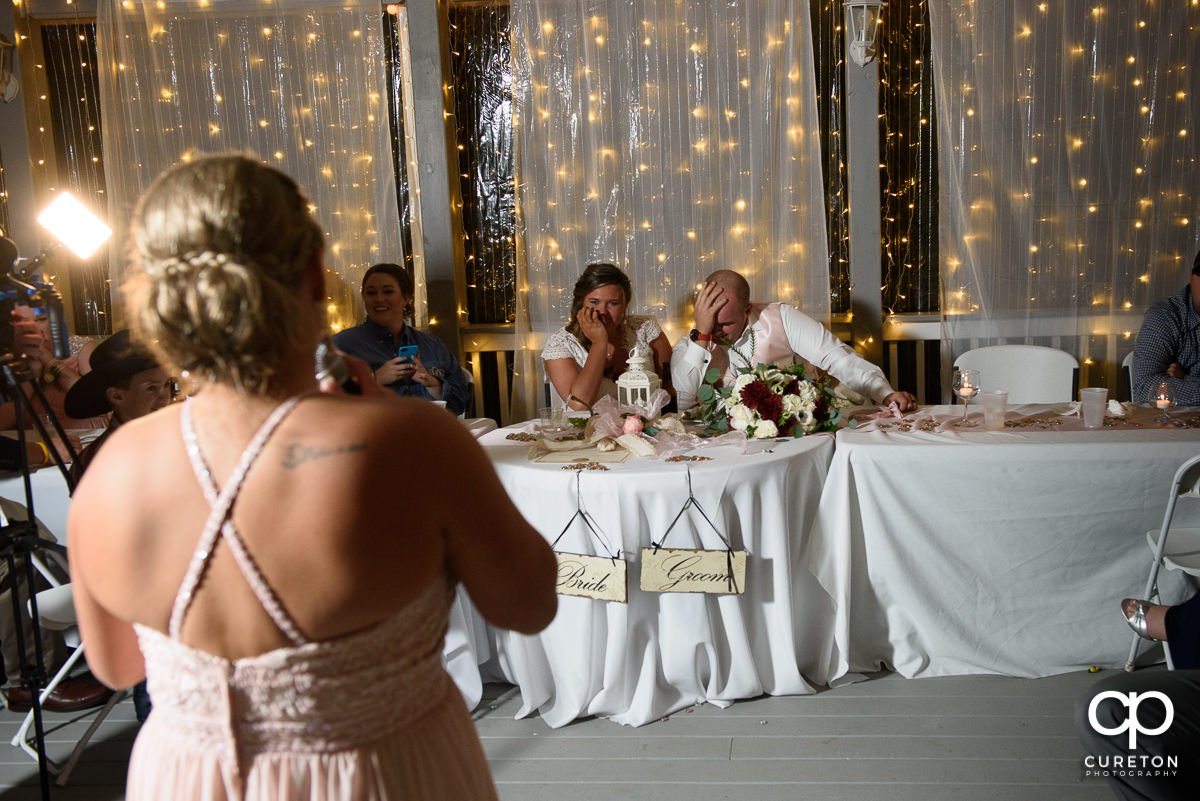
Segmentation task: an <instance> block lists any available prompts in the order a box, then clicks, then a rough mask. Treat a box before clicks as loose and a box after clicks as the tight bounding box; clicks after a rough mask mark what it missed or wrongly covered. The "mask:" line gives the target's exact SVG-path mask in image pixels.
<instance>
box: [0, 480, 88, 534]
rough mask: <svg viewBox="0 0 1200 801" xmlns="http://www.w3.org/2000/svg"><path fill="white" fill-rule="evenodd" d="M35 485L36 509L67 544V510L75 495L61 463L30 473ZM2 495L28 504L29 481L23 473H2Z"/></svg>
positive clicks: (36, 512)
mask: <svg viewBox="0 0 1200 801" xmlns="http://www.w3.org/2000/svg"><path fill="white" fill-rule="evenodd" d="M29 478H30V484H31V486H32V488H33V511H34V515H35V516H36V517H37V519H38V520H40V521H42V525H44V526H45V527H46V528H47V529H48V530H49V531H50V533H51V534H53V535H54V537H55V539H57V540H58V541H59V542H61V543H62V544H63V545H66V544H67V509H68V508H70V502H71V496H70V493H68V492H67V480H66V479H65V478H63V474H62V471H61V470H59V469H58V467H57V466H51V467H43V468H40V469H38V470H34V471H33V472H32V473H30V474H29ZM0 498H7V499H8V500H10V501H16V502H17V503H19V504H21V505H22V506H25V505H26V503H25V500H26V499H25V482H24V480H23V479H22V478H21V474H20V473H0Z"/></svg>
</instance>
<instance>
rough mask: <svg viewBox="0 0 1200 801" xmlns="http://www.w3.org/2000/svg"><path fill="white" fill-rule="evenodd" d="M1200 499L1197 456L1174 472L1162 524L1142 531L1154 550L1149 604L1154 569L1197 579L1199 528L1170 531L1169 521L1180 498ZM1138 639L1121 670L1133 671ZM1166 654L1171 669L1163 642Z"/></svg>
mask: <svg viewBox="0 0 1200 801" xmlns="http://www.w3.org/2000/svg"><path fill="white" fill-rule="evenodd" d="M1185 497H1186V498H1200V456H1193V457H1192V458H1191V459H1188V460H1187V461H1186V462H1184V463H1183V464H1182V465H1180V467H1179V469H1178V470H1176V471H1175V478H1174V479H1173V480H1172V483H1171V494H1170V495H1169V496H1168V497H1167V511H1166V512H1165V513H1164V514H1163V521H1162V525H1161V526H1160V527H1158V528H1156V529H1151V530H1150V531H1147V532H1146V542H1147V543H1149V545H1150V550H1152V551H1154V561H1153V562H1151V563H1150V578H1149V579H1147V581H1146V590H1145V592H1144V593H1143V594H1142V598H1144V599H1146V600H1147V601H1153V600H1154V599H1156V598H1157V597H1158V569H1159V566H1160V565H1166V566H1167V567H1168V568H1171V569H1172V570H1182V571H1183V572H1184V573H1187V574H1188V575H1192V576H1200V528H1171V518H1172V517H1174V515H1175V504H1176V502H1177V501H1178V500H1179V499H1180V498H1185ZM1140 643H1141V637H1139V636H1138V635H1137V634H1134V635H1133V645H1131V646H1130V647H1129V660H1128V661H1127V662H1126V663H1125V670H1127V671H1128V670H1133V662H1134V660H1135V659H1136V658H1137V649H1138V645H1139V644H1140ZM1163 649H1164V651H1165V652H1166V657H1167V667H1168V668H1170V669H1172V670H1174V669H1175V665H1174V663H1173V662H1172V661H1171V649H1170V648H1168V647H1167V644H1166V643H1165V642H1164V643H1163Z"/></svg>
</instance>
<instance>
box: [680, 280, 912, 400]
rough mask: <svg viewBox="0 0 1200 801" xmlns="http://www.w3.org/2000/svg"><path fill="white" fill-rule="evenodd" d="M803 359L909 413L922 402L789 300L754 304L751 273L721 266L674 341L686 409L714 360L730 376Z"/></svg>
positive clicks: (726, 378) (726, 377)
mask: <svg viewBox="0 0 1200 801" xmlns="http://www.w3.org/2000/svg"><path fill="white" fill-rule="evenodd" d="M799 361H803V362H805V363H807V364H808V365H811V366H813V367H817V368H820V369H821V370H824V371H825V372H827V373H829V374H830V375H832V376H833V377H834V378H836V379H837V380H838V381H840V382H841V383H842V384H843V385H845V386H847V387H849V388H850V389H852V390H854V391H855V392H857V393H858V394H860V395H863V396H864V397H867V398H870V399H871V400H873V401H875V402H877V403H881V404H885V405H886V404H889V403H895V404H896V405H897V406H898V407H899V408H900V411H902V412H907V411H912V410H913V409H916V408H917V401H916V398H914V397H913V396H912V395H911V394H909V393H907V392H897V391H895V390H894V389H892V387H891V385H890V384H889V383H888V380H887V378H885V377H884V375H883V371H882V370H880V369H879V368H878V367H877V366H875V365H873V364H871V363H870V362H868V361H867V360H866V359H864V358H862V357H861V356H859V355H858V354H857V353H855V352H854V350H853V349H852V348H851V347H850V346H849V345H847V344H846V343H844V342H842V341H841V340H840V339H838V338H837V337H835V336H834V335H833V334H832V333H831V332H830V331H829V330H828V329H827V328H825V326H823V325H821V323H819V322H817V321H816V320H814V319H813V318H811V317H809V316H808V315H806V314H804V313H802V312H800V311H798V310H797V309H795V308H794V307H792V306H789V305H786V304H782V303H751V302H750V285H749V283H747V282H746V279H745V278H744V277H743V276H741V275H740V274H739V273H736V272H734V271H732V270H718V271H717V272H715V273H713V274H712V275H710V276H709V277H708V278H707V279H706V280H705V282H704V287H703V288H702V289H701V290H700V293H699V295H697V297H696V327H695V328H693V329H692V332H691V334H690V335H689V336H686V337H681V338H680V340H679V341H678V342H676V343H675V347H674V351H673V354H672V357H671V363H672V364H673V366H674V367H673V369H672V379H673V381H674V384H675V391H676V397H677V398H678V401H679V410H680V411H684V410H686V409H690V408H691V407H693V406H695V405H696V390H697V389H699V388H700V385H701V384H702V383H703V381H704V374H705V373H706V372H708V370H709V368H710V367H716V368H718V369H719V370H720V371H721V374H722V380H723V381H724V382H725V383H730V382H732V380H733V378H734V377H735V376H736V375H737V371H738V370H739V369H740V368H743V367H753V366H755V365H757V364H760V363H767V364H770V363H776V364H793V363H795V362H799Z"/></svg>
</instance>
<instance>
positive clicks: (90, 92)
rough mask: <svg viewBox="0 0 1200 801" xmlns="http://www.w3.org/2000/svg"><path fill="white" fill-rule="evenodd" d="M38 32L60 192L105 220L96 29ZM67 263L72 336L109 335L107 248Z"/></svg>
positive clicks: (86, 26) (57, 27)
mask: <svg viewBox="0 0 1200 801" xmlns="http://www.w3.org/2000/svg"><path fill="white" fill-rule="evenodd" d="M41 33H42V47H43V52H44V53H45V56H46V65H45V67H46V85H47V90H48V91H47V101H48V103H49V108H50V120H51V123H52V125H51V130H52V133H53V138H54V155H55V161H56V163H57V166H58V174H57V179H58V188H62V189H68V190H70V192H71V193H72V194H73V195H75V196H76V197H77V198H79V199H80V200H81V201H82V202H83V203H85V204H87V205H88V206H90V207H91V209H92V210H93V211H94V212H96V213H97V214H99V215H100V216H102V217H103V216H106V215H107V213H108V200H107V198H106V195H105V186H104V163H103V158H104V156H103V153H102V151H101V148H100V90H99V85H98V83H97V76H96V25H95V23H86V24H62V25H44V26H42V29H41ZM60 252H62V253H66V252H67V251H65V250H64V251H60ZM66 264H67V269H68V270H69V271H70V272H71V274H72V275H71V297H72V301H73V308H72V309H71V310H70V311H71V314H72V323H71V332H72V333H74V334H108V333H111V328H110V326H111V323H110V315H109V312H110V310H111V305H110V304H111V299H110V296H109V288H108V255H107V248H102V249H101V250H100V251H99V252H97V254H96V255H95V256H93V257H92V258H91V259H89V260H88V261H87V262H86V263H84V262H81V261H79V260H78V259H75V258H74V257H69V256H68V257H67V259H66Z"/></svg>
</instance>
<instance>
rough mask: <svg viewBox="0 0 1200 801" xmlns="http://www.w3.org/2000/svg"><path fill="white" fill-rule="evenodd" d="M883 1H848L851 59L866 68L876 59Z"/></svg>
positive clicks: (848, 37)
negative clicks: (877, 35) (877, 36)
mask: <svg viewBox="0 0 1200 801" xmlns="http://www.w3.org/2000/svg"><path fill="white" fill-rule="evenodd" d="M883 5H884V2H883V0H846V1H845V3H844V4H843V7H844V8H845V9H846V12H847V13H846V18H847V25H846V36H847V39H848V42H849V49H850V58H851V59H852V60H853V61H854V63H855V64H857V65H858V66H860V67H865V66H867V64H868V63H869V62H870V61H871V59H873V58H875V36H876V34H877V33H878V32H879V16H880V13H881V9H882V7H883Z"/></svg>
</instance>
